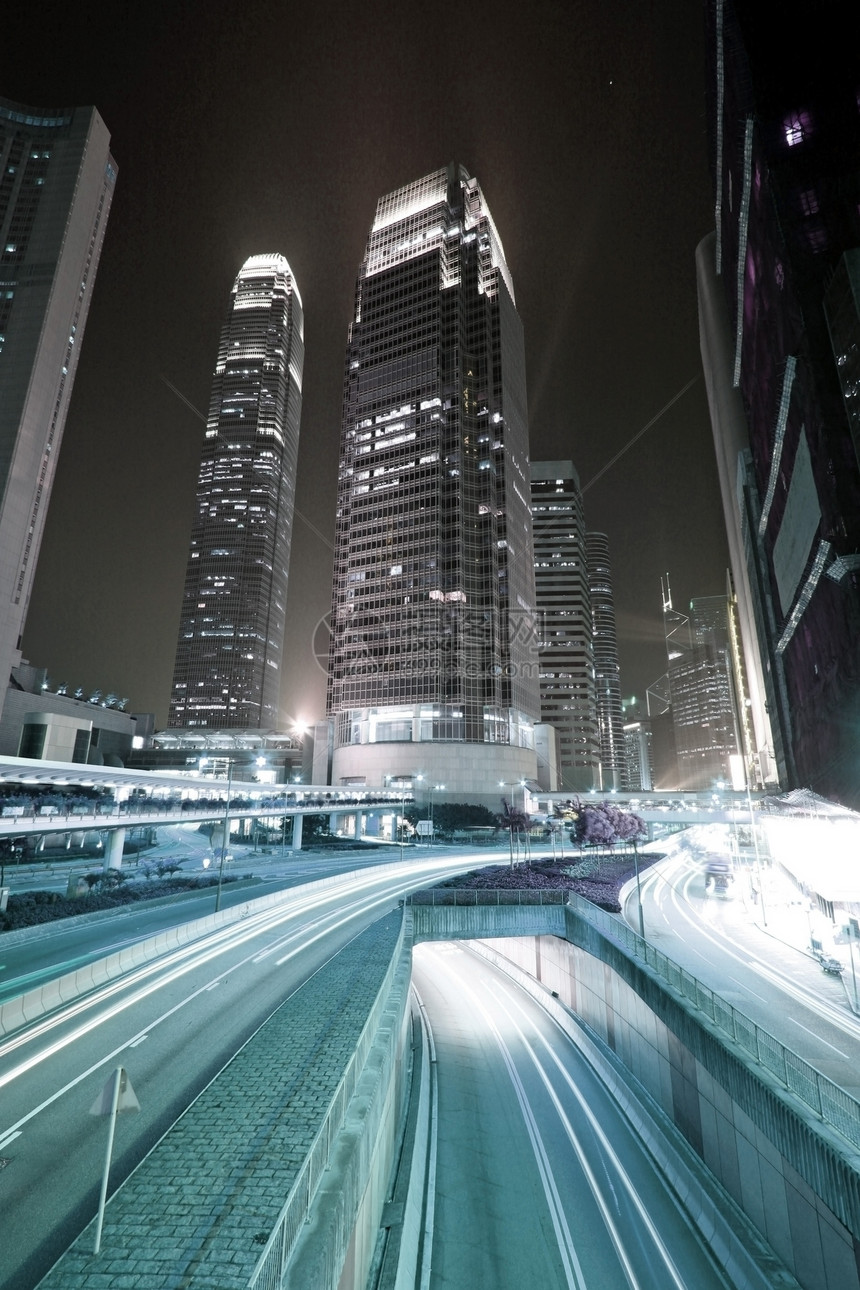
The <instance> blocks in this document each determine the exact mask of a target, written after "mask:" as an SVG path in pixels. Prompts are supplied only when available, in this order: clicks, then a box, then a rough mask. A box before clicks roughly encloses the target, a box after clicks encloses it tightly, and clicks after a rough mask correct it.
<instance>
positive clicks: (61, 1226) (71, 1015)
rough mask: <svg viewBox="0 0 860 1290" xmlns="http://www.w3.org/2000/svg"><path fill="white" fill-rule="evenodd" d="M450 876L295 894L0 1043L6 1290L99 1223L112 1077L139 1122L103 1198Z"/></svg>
mask: <svg viewBox="0 0 860 1290" xmlns="http://www.w3.org/2000/svg"><path fill="white" fill-rule="evenodd" d="M469 863H474V861H472V860H471V859H470V862H469ZM456 867H459V868H464V867H467V865H466V864H464V862H463V860H462V857H460V858H456V857H454V858H449V857H436V858H427V859H416V860H412V861H409V862H407V863H406V864H404V865H403V866H401V865H399V864H396V863H395V864H391V865H389V866H386V868H385V869H384V870H383V871H382V872H381V873H380V872H376V873H372V874H361V873H357V874H349V875H345V876H344V877H343V879H342V880H341V881H337V880H335V882H334V885H331V886H326V887H325V888H323V889H321V890H316V891H314V890H313V889H308V888H306V887H295V888H292V889H291V890H289V891H286V892H284V898H283V901H282V902H279V903H278V904H277V905H276V906H275V907H274V908H271V909H267V910H265V911H262V912H260V913H255V912H252V910H251V907H249V913H248V915H247V917H244V918H240V919H239V920H238V921H237V922H235V923H232V924H230V925H229V926H226V927H222V928H221V929H219V930H218V931H216V932H213V933H211V934H210V935H207V936H205V937H201V938H199V939H198V940H196V941H194V942H192V943H191V944H189V945H186V946H183V947H182V948H180V949H178V950H175V951H173V952H171V953H168V954H166V955H164V956H163V957H162V958H161V959H159V960H158V961H157V962H155V963H150V964H147V965H145V966H143V967H141V968H138V969H136V970H135V971H132V972H130V973H129V974H128V975H127V976H125V977H124V978H121V979H120V980H117V981H113V982H111V983H109V984H107V985H106V986H104V987H101V988H99V989H97V990H95V991H93V992H92V994H90V995H88V996H86V997H85V998H83V999H81V1000H79V1001H77V1002H76V1003H73V1004H70V1005H68V1006H66V1007H63V1008H61V1009H59V1010H57V1011H56V1012H55V1013H52V1014H50V1015H49V1016H47V1017H45V1018H43V1019H42V1020H41V1021H39V1022H36V1023H34V1024H32V1025H30V1026H28V1027H26V1028H25V1029H24V1030H22V1031H19V1032H16V1033H14V1034H12V1035H11V1036H9V1037H7V1038H6V1039H5V1040H2V1041H0V1117H2V1118H0V1251H2V1254H0V1287H2V1290H30V1287H32V1286H34V1285H35V1284H36V1283H37V1282H38V1280H39V1279H40V1278H41V1276H42V1275H44V1273H45V1272H47V1270H48V1269H49V1268H50V1267H51V1265H52V1264H53V1263H54V1262H55V1260H56V1259H57V1257H58V1256H59V1255H60V1254H61V1253H62V1252H63V1251H64V1250H65V1249H66V1248H67V1246H68V1244H69V1243H70V1241H71V1240H72V1239H73V1238H74V1237H75V1236H76V1235H77V1234H78V1233H79V1232H80V1231H81V1230H82V1228H83V1227H84V1226H85V1224H86V1223H87V1222H88V1221H89V1220H90V1219H91V1218H92V1217H93V1215H94V1213H95V1211H96V1207H97V1201H98V1187H99V1183H100V1179H101V1171H102V1165H103V1158H104V1150H105V1134H106V1130H105V1122H104V1120H103V1119H97V1118H95V1117H93V1116H91V1115H90V1114H89V1108H90V1107H91V1105H92V1104H93V1102H94V1101H95V1099H96V1098H97V1097H98V1095H99V1094H100V1092H101V1090H102V1088H103V1087H104V1085H105V1082H106V1081H107V1079H108V1076H109V1075H110V1073H111V1071H112V1070H113V1069H114V1068H115V1067H116V1065H118V1064H121V1065H122V1066H124V1067H125V1069H126V1070H127V1071H128V1074H129V1077H130V1079H131V1083H132V1086H133V1088H134V1090H135V1093H136V1095H137V1097H138V1100H139V1102H140V1111H139V1112H137V1113H129V1114H125V1115H122V1116H120V1117H119V1119H118V1123H117V1133H116V1144H115V1149H114V1167H113V1171H112V1174H111V1192H112V1191H113V1190H114V1188H115V1187H116V1186H117V1185H118V1184H119V1183H120V1182H121V1181H122V1179H123V1178H125V1177H126V1176H127V1175H128V1173H129V1172H130V1171H131V1170H132V1169H133V1168H134V1166H135V1165H136V1164H137V1163H138V1162H139V1161H140V1160H141V1159H142V1158H143V1156H144V1155H145V1153H146V1152H147V1151H148V1150H149V1149H150V1148H151V1147H152V1146H153V1145H154V1143H155V1142H156V1141H157V1140H158V1138H159V1137H161V1135H162V1134H163V1133H164V1132H165V1131H166V1130H167V1129H168V1128H169V1127H170V1125H171V1124H173V1122H174V1121H175V1120H176V1118H177V1117H178V1116H179V1115H180V1114H181V1112H182V1111H183V1110H184V1109H185V1108H186V1107H187V1106H188V1105H189V1103H190V1102H191V1101H192V1100H193V1098H194V1097H195V1096H196V1095H197V1094H198V1093H199V1092H200V1091H201V1089H203V1088H204V1087H205V1086H206V1084H207V1083H208V1082H209V1081H210V1080H211V1079H212V1078H213V1077H214V1076H215V1075H216V1074H217V1072H218V1071H219V1070H221V1068H222V1067H223V1066H224V1065H225V1063H226V1062H227V1061H228V1060H229V1059H230V1058H231V1057H232V1056H233V1055H234V1053H235V1052H237V1050H238V1049H239V1048H240V1047H241V1045H242V1044H243V1043H245V1042H246V1041H247V1039H249V1038H250V1036H251V1035H252V1034H253V1033H254V1032H255V1031H256V1029H257V1028H258V1027H259V1026H260V1025H262V1024H263V1022H264V1021H265V1020H266V1019H267V1018H268V1017H269V1016H270V1015H271V1014H272V1012H273V1011H274V1010H275V1009H276V1008H277V1007H278V1006H279V1005H280V1004H281V1003H282V1002H283V1001H284V1000H285V999H286V998H288V997H289V996H290V994H291V993H292V992H294V991H295V990H296V989H297V988H298V986H299V985H300V984H301V983H302V982H304V981H306V980H307V979H308V978H309V977H310V976H311V975H312V974H313V973H314V972H315V971H317V970H318V968H319V967H320V966H321V965H322V964H323V963H324V962H326V961H327V960H328V959H329V958H330V957H331V956H332V955H334V954H336V953H337V951H338V949H339V948H340V947H341V946H343V945H344V944H345V943H346V942H347V941H348V940H350V939H351V938H352V937H354V936H356V935H357V934H358V933H359V932H360V931H361V930H362V929H363V928H364V927H365V926H367V925H368V924H369V923H370V922H372V921H373V920H375V919H377V918H379V917H381V916H382V915H383V914H384V913H385V912H387V911H388V910H390V909H391V908H392V907H396V905H397V901H398V899H399V898H400V897H401V896H402V895H403V894H404V893H405V892H406V891H408V890H412V889H414V888H416V887H420V886H426V885H431V884H432V883H433V882H435V881H438V880H439V878H441V877H442V876H444V874H446V873H450V872H451V869H452V868H456ZM257 890H259V888H258V889H257ZM96 926H99V927H103V925H96ZM112 926H113V920H111V927H112ZM100 934H101V933H100ZM107 934H110V929H108V933H107ZM113 935H114V937H116V931H115V929H114V931H113ZM153 1290H156V1288H153Z"/></svg>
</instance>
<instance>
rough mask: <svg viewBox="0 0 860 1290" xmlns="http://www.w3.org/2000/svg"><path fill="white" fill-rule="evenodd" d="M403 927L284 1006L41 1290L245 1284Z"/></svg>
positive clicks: (392, 919)
mask: <svg viewBox="0 0 860 1290" xmlns="http://www.w3.org/2000/svg"><path fill="white" fill-rule="evenodd" d="M400 922H401V915H400V914H399V913H397V914H391V915H389V916H388V917H386V918H384V919H381V920H380V921H379V922H378V923H375V924H374V925H373V926H372V927H370V928H368V929H367V930H366V931H365V932H363V933H362V934H361V935H360V936H359V937H357V938H356V939H355V940H354V941H353V942H351V944H350V945H348V946H347V947H346V948H345V949H344V950H342V951H341V953H340V954H338V955H337V956H336V958H334V959H333V960H332V961H331V962H329V963H328V964H326V966H325V967H323V968H322V969H321V970H320V971H319V972H317V973H316V975H315V976H313V977H312V978H311V980H310V981H308V982H306V983H305V984H304V985H303V986H301V987H300V988H299V989H298V990H296V991H295V992H294V993H293V994H292V995H291V996H290V998H289V999H287V1000H286V1001H285V1002H284V1003H283V1004H282V1005H281V1007H280V1008H279V1009H278V1011H277V1012H276V1013H274V1015H273V1016H272V1017H271V1018H270V1020H269V1021H267V1022H266V1023H265V1025H264V1026H263V1027H262V1029H261V1030H260V1031H258V1032H257V1034H256V1035H255V1036H254V1037H253V1038H252V1039H251V1040H250V1041H249V1042H248V1043H247V1044H246V1045H245V1047H244V1048H243V1049H241V1051H240V1052H239V1053H238V1054H237V1055H236V1056H235V1057H234V1058H233V1060H232V1061H231V1062H230V1063H229V1065H228V1066H226V1067H225V1068H224V1070H223V1071H222V1072H221V1073H220V1074H219V1075H218V1076H217V1078H216V1079H215V1080H214V1081H213V1082H212V1083H211V1084H210V1085H209V1086H208V1088H206V1089H205V1090H204V1091H203V1093H201V1095H200V1096H199V1097H198V1098H197V1100H196V1101H195V1102H194V1103H192V1105H191V1106H190V1107H189V1109H188V1110H187V1111H186V1112H185V1114H184V1115H183V1116H182V1117H181V1118H180V1119H179V1120H178V1121H177V1123H176V1124H175V1125H174V1126H173V1128H172V1129H171V1130H170V1131H169V1132H168V1133H167V1134H166V1136H165V1137H164V1138H163V1139H162V1140H161V1142H160V1143H159V1144H158V1145H157V1146H156V1147H155V1149H154V1150H153V1151H152V1152H151V1153H150V1154H149V1156H147V1157H146V1159H145V1160H144V1161H143V1162H142V1163H141V1164H140V1165H139V1167H138V1168H137V1169H136V1170H135V1172H134V1173H133V1174H132V1175H131V1176H130V1177H129V1178H128V1180H127V1181H126V1182H125V1184H124V1185H123V1186H122V1187H121V1188H120V1190H119V1191H118V1192H117V1193H116V1195H115V1196H114V1197H113V1199H112V1200H111V1201H110V1202H109V1204H108V1206H107V1210H106V1212H105V1219H104V1229H103V1234H102V1245H101V1253H100V1254H99V1255H98V1256H94V1255H93V1253H92V1249H93V1241H94V1223H91V1224H90V1226H89V1227H88V1228H87V1229H86V1230H85V1231H84V1232H83V1233H82V1234H81V1236H80V1237H79V1238H78V1239H77V1241H75V1243H74V1244H73V1245H72V1246H71V1248H70V1249H69V1250H68V1251H67V1252H66V1254H65V1255H63V1257H62V1258H61V1259H60V1261H59V1262H58V1263H57V1264H55V1266H54V1267H53V1269H52V1270H51V1272H49V1273H48V1275H47V1277H45V1278H44V1279H43V1281H41V1282H40V1286H39V1290H171V1288H172V1287H177V1290H178V1287H185V1286H190V1285H192V1284H193V1286H194V1287H195V1290H196V1288H198V1287H200V1288H202V1287H209V1288H210V1290H240V1288H241V1287H245V1286H246V1285H247V1283H248V1278H249V1276H250V1273H251V1271H252V1269H253V1267H254V1265H255V1264H256V1262H257V1260H258V1258H259V1256H260V1253H261V1251H262V1246H263V1244H264V1243H265V1241H266V1240H267V1239H268V1237H269V1235H270V1233H271V1231H272V1229H273V1227H274V1224H275V1222H276V1220H277V1217H278V1215H279V1213H280V1211H281V1209H282V1207H283V1205H284V1202H285V1200H286V1198H287V1195H288V1193H289V1190H290V1187H291V1186H292V1184H293V1182H294V1180H295V1178H296V1175H297V1173H298V1171H299V1169H300V1168H301V1166H302V1163H303V1162H304V1160H305V1157H306V1156H307V1154H308V1151H309V1148H310V1146H311V1143H312V1142H313V1139H314V1137H315V1135H316V1133H317V1131H318V1129H319V1127H320V1124H321V1123H322V1121H323V1118H324V1116H325V1112H326V1110H327V1108H328V1106H329V1104H330V1102H331V1100H332V1097H333V1094H334V1092H335V1089H336V1087H337V1085H338V1082H339V1080H340V1078H341V1076H342V1074H343V1071H344V1068H345V1067H346V1065H347V1062H348V1061H349V1058H350V1056H351V1054H352V1052H353V1051H354V1049H355V1045H356V1041H357V1039H358V1037H359V1035H360V1033H361V1030H362V1028H363V1026H364V1024H365V1022H366V1020H367V1017H368V1015H369V1013H370V1010H371V1007H372V1005H373V1001H374V999H375V998H376V995H377V993H378V991H379V988H380V985H381V984H382V980H383V978H384V976H385V973H386V971H387V969H388V967H389V965H390V963H391V960H392V956H393V954H394V951H395V947H396V943H397V937H398V934H399V931H400Z"/></svg>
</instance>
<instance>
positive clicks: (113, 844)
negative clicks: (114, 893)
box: [104, 828, 125, 872]
mask: <svg viewBox="0 0 860 1290" xmlns="http://www.w3.org/2000/svg"><path fill="white" fill-rule="evenodd" d="M124 846H125V829H124V828H122V829H111V831H110V833H109V834H108V844H107V850H106V851H105V862H104V867H105V871H106V872H107V870H108V869H121V868H122V849H123V847H124Z"/></svg>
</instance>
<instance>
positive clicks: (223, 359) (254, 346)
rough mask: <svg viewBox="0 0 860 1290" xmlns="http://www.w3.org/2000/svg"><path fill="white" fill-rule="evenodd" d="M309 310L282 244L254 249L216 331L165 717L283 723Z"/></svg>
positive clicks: (226, 724) (231, 724) (221, 723)
mask: <svg viewBox="0 0 860 1290" xmlns="http://www.w3.org/2000/svg"><path fill="white" fill-rule="evenodd" d="M303 365H304V316H303V311H302V302H301V297H300V295H299V292H298V288H297V286H296V282H295V279H294V277H293V274H292V272H291V270H290V266H289V265H288V263H287V261H286V260H285V259H284V257H283V256H282V255H277V254H272V255H254V256H251V258H250V259H249V260H246V262H245V263H244V264H243V266H242V268H241V270H240V271H239V274H238V276H237V278H236V280H235V282H234V284H233V290H232V297H231V302H230V309H229V312H228V315H227V320H226V322H225V324H224V327H223V329H222V331H221V341H220V344H219V347H218V360H217V363H216V366H215V375H214V379H213V382H212V395H211V399H210V402H209V415H208V418H207V422H206V432H205V438H204V441H203V452H202V456H201V461H200V472H199V476H198V482H197V507H196V511H195V516H194V523H193V526H192V531H191V547H190V550H189V554H188V564H187V568H186V576H185V590H184V594H183V601H182V614H181V619H180V626H179V638H178V641H177V646H176V662H175V666H174V674H173V687H172V690H171V696H170V711H169V716H168V725H169V726H171V727H185V728H187V729H189V730H192V731H193V730H200V729H206V728H212V727H214V728H216V729H224V730H228V729H258V730H259V729H263V730H274V729H277V728H278V726H279V723H280V708H279V699H280V686H281V661H282V654H283V647H284V627H285V612H286V601H287V579H288V575H289V563H290V542H291V538H292V528H293V510H294V505H295V479H296V462H297V457H298V447H299V422H300V418H301V407H302V370H303Z"/></svg>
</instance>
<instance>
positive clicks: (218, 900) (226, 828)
mask: <svg viewBox="0 0 860 1290" xmlns="http://www.w3.org/2000/svg"><path fill="white" fill-rule="evenodd" d="M232 789H233V762H232V761H228V762H227V802H226V804H225V806H224V832H223V834H222V837H221V863H220V865H219V866H218V890H217V892H216V893H215V913H216V914H217V913H218V911H219V909H220V908H221V883H222V882H223V880H224V861H225V860H226V859H227V840H228V838H229V836H230V794H231V792H232Z"/></svg>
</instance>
